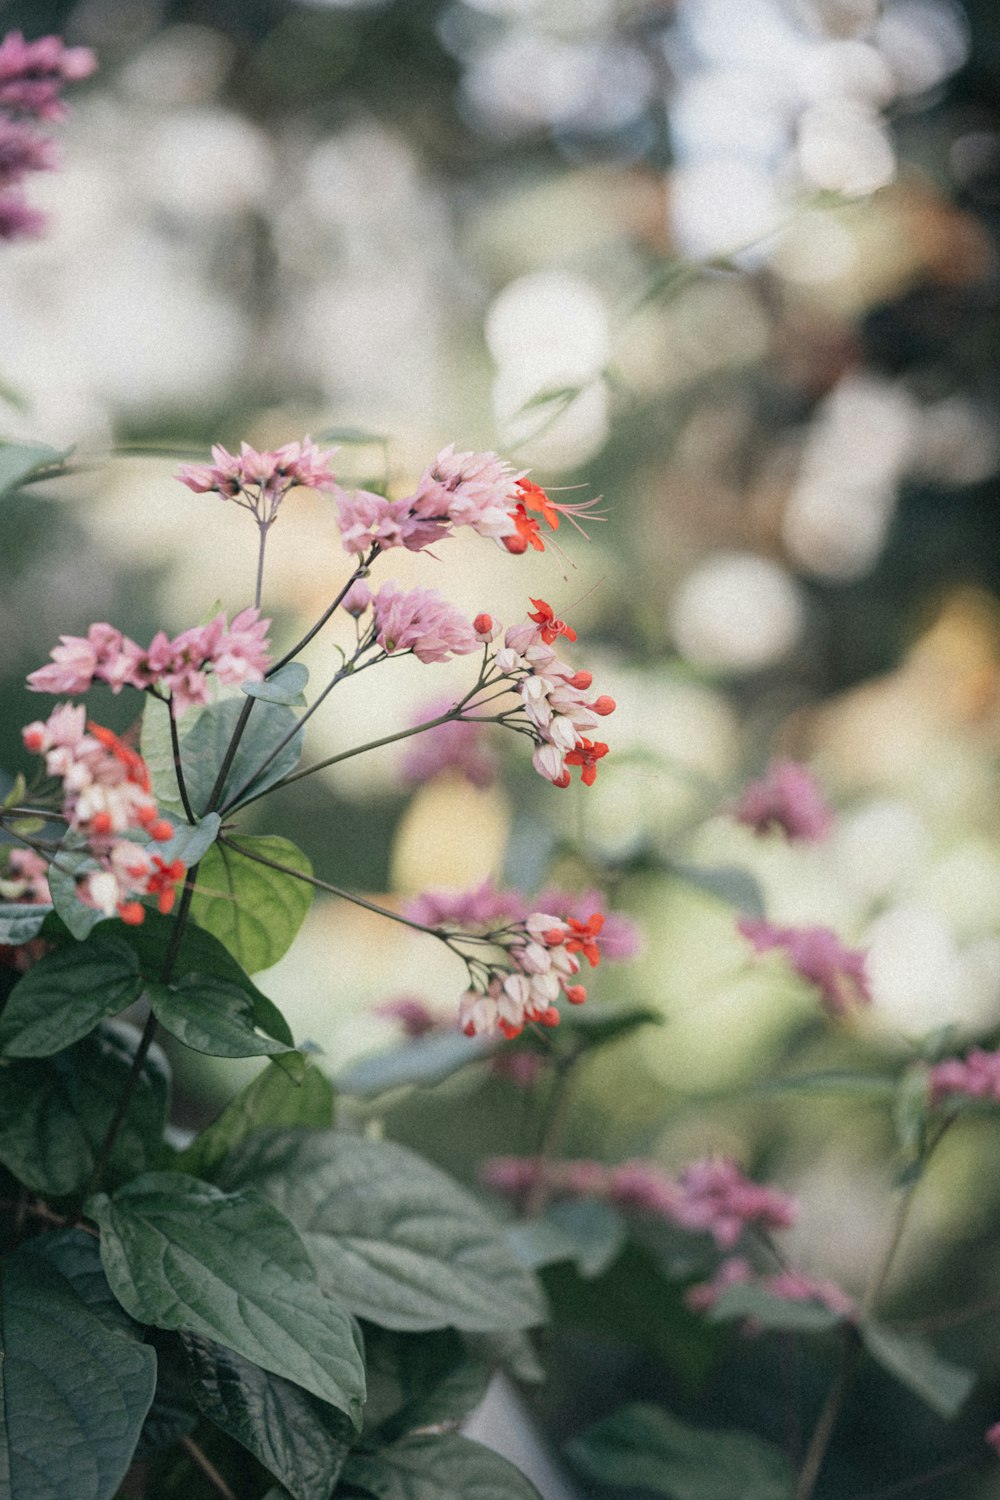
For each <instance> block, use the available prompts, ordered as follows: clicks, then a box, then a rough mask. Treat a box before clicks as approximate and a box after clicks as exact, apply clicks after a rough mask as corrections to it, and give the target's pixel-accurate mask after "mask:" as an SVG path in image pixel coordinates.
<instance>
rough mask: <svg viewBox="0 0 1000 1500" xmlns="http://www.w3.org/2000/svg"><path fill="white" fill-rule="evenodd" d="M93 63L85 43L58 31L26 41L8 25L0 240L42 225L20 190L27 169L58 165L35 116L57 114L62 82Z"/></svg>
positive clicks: (2, 85)
mask: <svg viewBox="0 0 1000 1500" xmlns="http://www.w3.org/2000/svg"><path fill="white" fill-rule="evenodd" d="M96 67H97V58H96V57H95V56H94V54H93V52H92V51H91V50H90V48H89V47H67V46H65V45H64V44H63V41H62V38H61V37H58V36H43V37H39V38H38V39H37V40H36V41H33V42H29V41H26V40H25V38H24V36H23V35H22V34H21V32H19V31H9V32H8V33H7V35H6V36H5V37H4V39H3V41H2V42H0V240H14V239H22V238H24V237H25V236H29V235H36V234H40V233H41V232H42V230H43V229H44V228H45V225H46V217H45V215H44V214H43V213H40V212H39V210H38V209H36V208H32V207H31V205H30V204H29V203H28V201H27V199H26V198H25V196H24V194H23V192H22V190H21V184H22V183H23V181H24V179H25V178H26V177H27V176H28V175H29V174H30V173H32V172H45V171H50V170H51V169H52V168H53V167H55V166H57V165H58V161H57V157H56V154H55V148H54V146H53V144H52V142H51V141H50V140H49V138H48V137H47V136H46V135H43V134H42V132H41V131H40V130H39V129H38V127H37V124H36V123H35V122H36V121H39V120H46V121H53V120H61V119H62V118H63V116H64V115H65V113H66V106H65V104H63V102H62V100H61V98H60V95H61V93H62V90H63V87H64V85H65V84H67V83H76V82H78V81H79V80H80V79H83V78H89V77H90V75H91V73H93V71H94V69H95V68H96Z"/></svg>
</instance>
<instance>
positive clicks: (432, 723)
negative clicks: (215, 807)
mask: <svg viewBox="0 0 1000 1500" xmlns="http://www.w3.org/2000/svg"><path fill="white" fill-rule="evenodd" d="M455 717H456V714H455V710H454V709H453V708H450V709H449V710H448V712H447V713H446V714H438V716H437V718H436V719H428V720H427V721H426V722H425V723H423V724H414V725H413V726H412V728H410V729H397V730H396V732H395V733H394V734H385V735H383V736H382V738H381V739H380V740H369V741H368V742H367V744H364V745H355V746H354V748H353V749H352V750H341V751H340V752H339V754H337V755H330V756H328V757H327V759H326V760H318V761H317V762H316V764H315V765H313V766H304V767H303V769H302V770H301V771H292V772H291V774H290V775H288V776H283V777H282V778H281V780H280V781H276V782H275V784H274V785H273V786H270V787H268V788H267V789H266V790H265V791H262V792H255V793H254V795H253V796H252V797H248V798H247V799H246V801H245V802H243V803H242V804H241V805H242V806H243V807H250V806H251V805H252V803H254V802H256V801H257V799H258V797H265V796H266V795H267V793H268V792H276V791H279V790H280V789H281V788H282V787H286V786H291V785H292V782H293V781H301V780H302V778H303V777H304V776H312V775H313V774H314V773H315V772H316V771H325V770H326V768H327V766H335V765H337V764H338V763H339V762H340V761H342V760H350V759H351V758H352V757H353V756H355V755H364V754H365V752H366V751H368V750H381V748H382V746H383V745H392V744H394V743H395V742H396V740H408V739H409V738H410V736H411V735H414V734H423V732H424V730H425V729H436V728H437V726H438V725H439V724H448V723H450V722H451V721H452V720H453V719H454V718H455ZM300 722H301V721H300ZM257 774H258V773H257V772H255V773H254V775H257ZM252 779H253V778H251V780H252ZM248 784H249V783H248Z"/></svg>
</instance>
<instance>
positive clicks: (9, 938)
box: [0, 901, 52, 948]
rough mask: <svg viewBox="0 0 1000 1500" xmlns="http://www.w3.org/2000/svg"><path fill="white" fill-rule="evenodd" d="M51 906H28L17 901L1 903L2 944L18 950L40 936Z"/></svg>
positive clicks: (0, 936)
mask: <svg viewBox="0 0 1000 1500" xmlns="http://www.w3.org/2000/svg"><path fill="white" fill-rule="evenodd" d="M51 910H52V907H51V906H27V905H24V904H23V903H20V902H16V901H0V943H2V944H9V945H10V946H11V947H12V948H16V947H17V946H18V944H20V943H28V942H30V941H31V939H32V938H33V937H37V936H38V930H39V928H40V927H41V925H42V923H43V922H44V921H45V918H46V917H47V916H48V914H49V912H50V911H51Z"/></svg>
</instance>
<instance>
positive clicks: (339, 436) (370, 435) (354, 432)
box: [319, 427, 389, 443]
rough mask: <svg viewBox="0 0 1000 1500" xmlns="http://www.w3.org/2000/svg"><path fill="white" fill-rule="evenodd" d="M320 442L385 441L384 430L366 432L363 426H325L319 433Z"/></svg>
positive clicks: (386, 440) (386, 439)
mask: <svg viewBox="0 0 1000 1500" xmlns="http://www.w3.org/2000/svg"><path fill="white" fill-rule="evenodd" d="M319 441H320V442H321V443H387V442H388V441H389V439H388V438H387V437H386V435H385V433H384V432H367V431H366V430H365V429H364V428H363V427H326V428H324V430H323V431H322V432H321V433H320V435H319Z"/></svg>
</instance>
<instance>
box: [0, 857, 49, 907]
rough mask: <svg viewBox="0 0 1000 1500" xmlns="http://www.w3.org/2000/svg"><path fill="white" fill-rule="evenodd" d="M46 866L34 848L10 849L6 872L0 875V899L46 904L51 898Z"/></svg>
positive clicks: (28, 903)
mask: <svg viewBox="0 0 1000 1500" xmlns="http://www.w3.org/2000/svg"><path fill="white" fill-rule="evenodd" d="M48 868H49V867H48V865H47V864H46V863H45V860H44V859H43V858H42V857H41V855H40V854H36V853H35V851H34V849H11V851H10V853H9V854H8V855H7V873H6V875H0V900H3V901H20V902H24V903H25V904H26V905H29V906H47V905H48V903H49V902H50V901H51V900H52V896H51V894H50V892H49V882H48Z"/></svg>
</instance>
